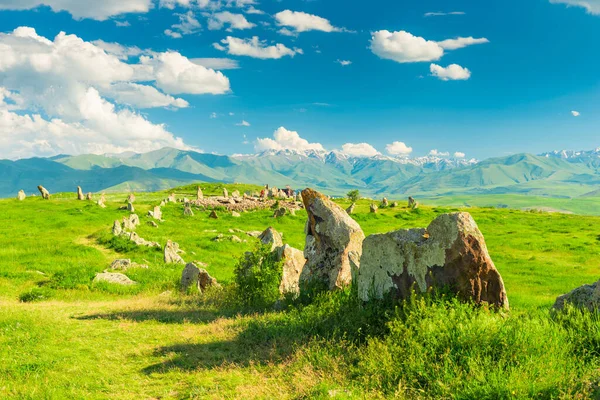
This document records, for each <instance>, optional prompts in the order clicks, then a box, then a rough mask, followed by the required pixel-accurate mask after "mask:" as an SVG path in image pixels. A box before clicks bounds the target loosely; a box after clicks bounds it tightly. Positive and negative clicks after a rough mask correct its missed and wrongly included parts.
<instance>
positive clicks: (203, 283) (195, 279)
mask: <svg viewBox="0 0 600 400" xmlns="http://www.w3.org/2000/svg"><path fill="white" fill-rule="evenodd" d="M211 286H218V283H217V280H216V279H215V278H213V277H212V276H210V274H209V273H208V272H207V271H206V270H205V269H202V268H198V267H197V266H196V264H194V263H189V264H187V265H186V266H185V268H184V269H183V273H182V274H181V291H182V292H184V293H185V292H187V291H188V289H189V288H190V287H196V288H197V289H198V292H200V293H203V292H204V291H205V290H206V289H208V288H209V287H211Z"/></svg>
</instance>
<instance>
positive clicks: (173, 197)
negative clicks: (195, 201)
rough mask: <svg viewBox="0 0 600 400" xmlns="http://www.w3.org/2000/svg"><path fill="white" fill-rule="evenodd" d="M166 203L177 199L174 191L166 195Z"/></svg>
mask: <svg viewBox="0 0 600 400" xmlns="http://www.w3.org/2000/svg"><path fill="white" fill-rule="evenodd" d="M167 202H168V203H177V199H176V198H175V193H171V194H170V195H169V197H167Z"/></svg>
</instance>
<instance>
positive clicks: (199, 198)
mask: <svg viewBox="0 0 600 400" xmlns="http://www.w3.org/2000/svg"><path fill="white" fill-rule="evenodd" d="M203 199H204V193H202V189H201V188H200V186H198V191H197V192H196V200H203Z"/></svg>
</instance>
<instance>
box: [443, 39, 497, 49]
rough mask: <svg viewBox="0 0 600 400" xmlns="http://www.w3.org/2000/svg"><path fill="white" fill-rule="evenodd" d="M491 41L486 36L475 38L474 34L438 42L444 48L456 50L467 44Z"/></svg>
mask: <svg viewBox="0 0 600 400" xmlns="http://www.w3.org/2000/svg"><path fill="white" fill-rule="evenodd" d="M489 42H490V41H489V40H487V39H486V38H474V37H472V36H469V37H458V38H456V39H446V40H442V41H441V42H438V45H440V47H441V48H442V49H444V50H456V49H462V48H464V47H467V46H471V45H474V44H483V43H489Z"/></svg>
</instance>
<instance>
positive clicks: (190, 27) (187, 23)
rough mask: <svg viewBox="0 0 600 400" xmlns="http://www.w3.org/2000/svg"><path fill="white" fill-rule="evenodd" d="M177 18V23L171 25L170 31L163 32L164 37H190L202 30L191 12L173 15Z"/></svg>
mask: <svg viewBox="0 0 600 400" xmlns="http://www.w3.org/2000/svg"><path fill="white" fill-rule="evenodd" d="M175 15H176V16H177V17H178V18H179V23H178V24H174V25H171V29H166V30H165V35H167V36H170V37H172V38H174V39H180V38H181V37H182V36H183V35H191V34H193V33H196V32H198V31H199V30H200V28H202V25H201V24H200V22H199V21H198V20H197V19H196V15H195V14H194V12H193V11H191V10H190V11H188V12H187V13H185V14H175Z"/></svg>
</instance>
